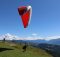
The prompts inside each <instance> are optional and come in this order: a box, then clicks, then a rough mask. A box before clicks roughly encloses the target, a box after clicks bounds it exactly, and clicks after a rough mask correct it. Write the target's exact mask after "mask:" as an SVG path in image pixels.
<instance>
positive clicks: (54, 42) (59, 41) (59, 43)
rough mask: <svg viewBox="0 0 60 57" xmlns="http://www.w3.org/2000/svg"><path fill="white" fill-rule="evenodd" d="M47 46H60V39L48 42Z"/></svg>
mask: <svg viewBox="0 0 60 57" xmlns="http://www.w3.org/2000/svg"><path fill="white" fill-rule="evenodd" d="M48 43H49V44H55V45H60V38H58V39H52V40H50V41H48Z"/></svg>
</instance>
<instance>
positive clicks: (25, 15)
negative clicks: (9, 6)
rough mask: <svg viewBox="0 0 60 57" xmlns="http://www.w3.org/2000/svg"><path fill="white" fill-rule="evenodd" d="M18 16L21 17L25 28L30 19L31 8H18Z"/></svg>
mask: <svg viewBox="0 0 60 57" xmlns="http://www.w3.org/2000/svg"><path fill="white" fill-rule="evenodd" d="M18 12H19V15H20V16H21V19H22V22H23V25H24V28H26V27H27V26H28V24H29V21H30V19H31V13H32V8H31V6H22V7H19V8H18Z"/></svg>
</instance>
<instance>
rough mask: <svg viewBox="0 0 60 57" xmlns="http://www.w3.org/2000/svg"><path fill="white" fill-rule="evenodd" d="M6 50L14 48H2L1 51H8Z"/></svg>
mask: <svg viewBox="0 0 60 57" xmlns="http://www.w3.org/2000/svg"><path fill="white" fill-rule="evenodd" d="M6 50H13V49H11V48H0V52H3V51H6Z"/></svg>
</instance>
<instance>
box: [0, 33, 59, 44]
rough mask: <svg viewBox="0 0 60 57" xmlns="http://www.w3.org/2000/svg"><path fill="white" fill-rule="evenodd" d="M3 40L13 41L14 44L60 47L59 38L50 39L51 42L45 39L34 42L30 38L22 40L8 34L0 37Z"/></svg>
mask: <svg viewBox="0 0 60 57" xmlns="http://www.w3.org/2000/svg"><path fill="white" fill-rule="evenodd" d="M4 38H5V40H14V41H16V42H27V43H35V44H39V43H48V44H55V45H60V38H56V39H51V40H49V41H48V40H45V39H38V38H37V39H36V40H34V39H33V40H32V38H31V39H30V38H26V37H25V38H22V37H18V36H16V35H12V34H10V33H7V34H4V35H0V40H3V39H4Z"/></svg>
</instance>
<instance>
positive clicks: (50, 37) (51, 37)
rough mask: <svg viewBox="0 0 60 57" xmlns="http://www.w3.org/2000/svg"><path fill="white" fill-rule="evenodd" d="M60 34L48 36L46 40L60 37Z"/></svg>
mask: <svg viewBox="0 0 60 57" xmlns="http://www.w3.org/2000/svg"><path fill="white" fill-rule="evenodd" d="M58 38H60V36H48V37H46V38H45V40H51V39H58Z"/></svg>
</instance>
